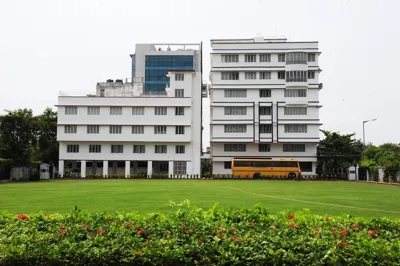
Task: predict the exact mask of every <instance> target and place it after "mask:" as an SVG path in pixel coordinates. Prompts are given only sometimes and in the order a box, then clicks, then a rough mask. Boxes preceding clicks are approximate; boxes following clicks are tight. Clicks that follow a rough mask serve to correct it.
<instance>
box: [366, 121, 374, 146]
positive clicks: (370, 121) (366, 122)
mask: <svg viewBox="0 0 400 266" xmlns="http://www.w3.org/2000/svg"><path fill="white" fill-rule="evenodd" d="M372 121H376V118H374V119H371V120H365V121H363V144H364V146H365V123H368V122H372Z"/></svg>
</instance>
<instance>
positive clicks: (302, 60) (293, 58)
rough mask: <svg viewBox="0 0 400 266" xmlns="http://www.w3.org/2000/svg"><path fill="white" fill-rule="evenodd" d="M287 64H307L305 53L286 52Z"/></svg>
mask: <svg viewBox="0 0 400 266" xmlns="http://www.w3.org/2000/svg"><path fill="white" fill-rule="evenodd" d="M286 64H287V65H300V64H301V65H307V53H288V54H287V55H286Z"/></svg>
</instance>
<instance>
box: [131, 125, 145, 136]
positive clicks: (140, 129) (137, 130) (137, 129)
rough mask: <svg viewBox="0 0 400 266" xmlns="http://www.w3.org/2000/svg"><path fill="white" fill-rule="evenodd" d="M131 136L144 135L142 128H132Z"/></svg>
mask: <svg viewBox="0 0 400 266" xmlns="http://www.w3.org/2000/svg"><path fill="white" fill-rule="evenodd" d="M132 134H144V126H132Z"/></svg>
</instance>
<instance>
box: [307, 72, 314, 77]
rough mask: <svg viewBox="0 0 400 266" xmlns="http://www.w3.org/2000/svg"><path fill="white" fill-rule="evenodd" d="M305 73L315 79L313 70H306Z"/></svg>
mask: <svg viewBox="0 0 400 266" xmlns="http://www.w3.org/2000/svg"><path fill="white" fill-rule="evenodd" d="M307 74H308V77H307V78H308V79H315V71H308V72H307Z"/></svg>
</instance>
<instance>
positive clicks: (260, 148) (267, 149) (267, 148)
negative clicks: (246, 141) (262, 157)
mask: <svg viewBox="0 0 400 266" xmlns="http://www.w3.org/2000/svg"><path fill="white" fill-rule="evenodd" d="M258 151H259V152H270V151H271V145H269V144H258Z"/></svg>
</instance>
